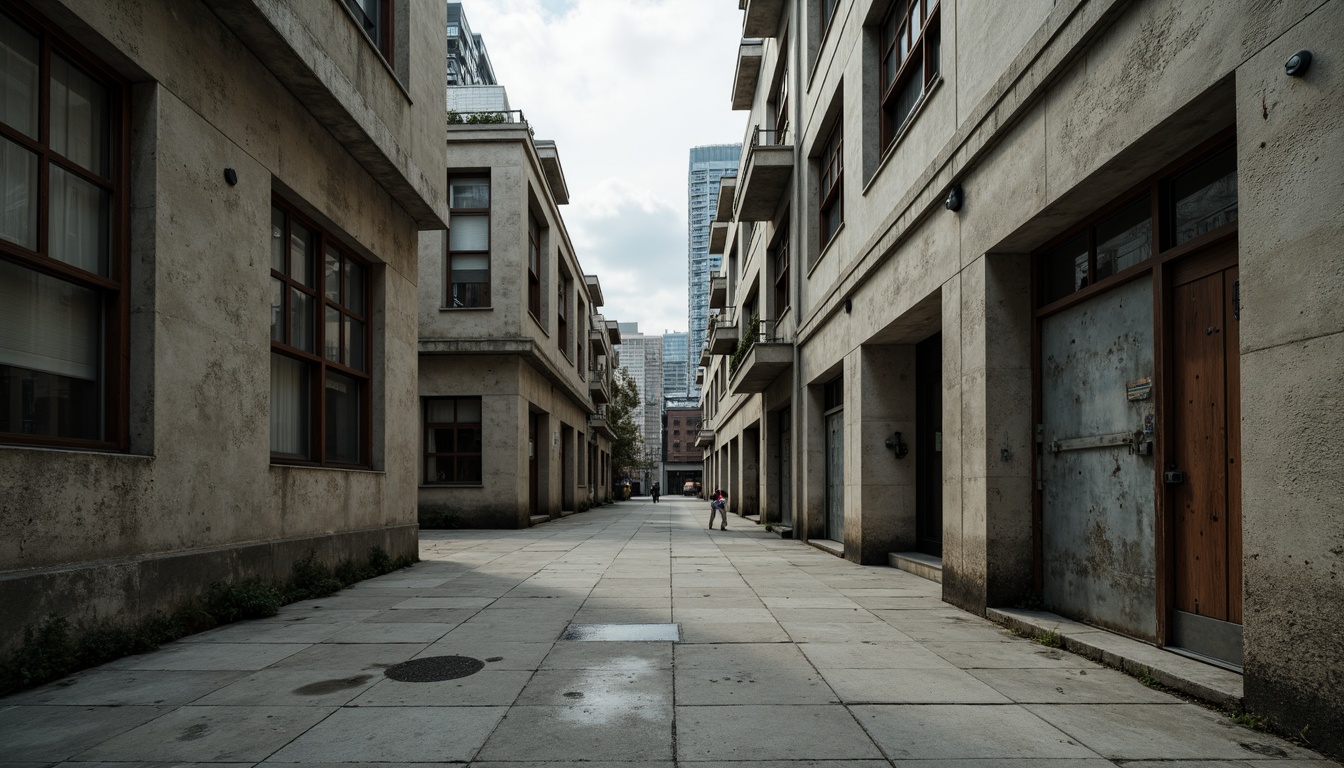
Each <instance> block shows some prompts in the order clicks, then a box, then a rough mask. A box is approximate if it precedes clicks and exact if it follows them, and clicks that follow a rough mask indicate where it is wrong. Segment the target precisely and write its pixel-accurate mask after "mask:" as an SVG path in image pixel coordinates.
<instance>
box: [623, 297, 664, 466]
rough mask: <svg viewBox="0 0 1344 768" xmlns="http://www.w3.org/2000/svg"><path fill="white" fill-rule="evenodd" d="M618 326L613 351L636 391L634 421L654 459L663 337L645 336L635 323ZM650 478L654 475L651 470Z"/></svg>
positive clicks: (658, 450) (658, 443) (659, 438)
mask: <svg viewBox="0 0 1344 768" xmlns="http://www.w3.org/2000/svg"><path fill="white" fill-rule="evenodd" d="M620 328H621V343H620V344H617V345H616V354H617V356H618V360H619V361H620V366H621V367H622V368H625V369H626V370H628V371H629V372H630V377H631V378H632V379H634V380H635V388H636V389H638V390H639V407H638V408H636V410H635V414H634V417H635V424H637V425H638V426H639V429H640V433H641V434H642V435H643V437H644V449H645V455H646V456H649V457H652V458H653V459H654V460H655V461H656V460H658V457H659V456H661V455H662V443H663V337H662V336H645V335H644V334H642V333H640V332H639V323H621V324H620ZM650 477H652V478H656V477H658V475H657V474H656V473H651V475H650Z"/></svg>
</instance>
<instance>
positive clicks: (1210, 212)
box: [1169, 147, 1237, 245]
mask: <svg viewBox="0 0 1344 768" xmlns="http://www.w3.org/2000/svg"><path fill="white" fill-rule="evenodd" d="M1170 197H1171V213H1170V221H1171V235H1170V238H1169V240H1170V245H1181V244H1182V243H1184V242H1186V241H1187V240H1192V239H1194V238H1196V237H1199V236H1200V235H1203V234H1205V233H1207V232H1212V231H1213V230H1215V229H1218V228H1219V227H1221V226H1224V225H1226V224H1231V223H1232V222H1234V221H1236V220H1237V150H1236V147H1228V148H1227V149H1224V150H1222V151H1221V152H1218V153H1216V154H1215V155H1213V156H1212V157H1210V158H1209V159H1207V160H1205V161H1203V162H1201V163H1199V164H1198V165H1196V166H1195V167H1194V168H1191V169H1190V170H1189V171H1186V172H1185V173H1183V174H1181V175H1179V176H1176V177H1174V178H1173V179H1172V180H1171V192H1170Z"/></svg>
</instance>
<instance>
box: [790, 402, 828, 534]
mask: <svg viewBox="0 0 1344 768" xmlns="http://www.w3.org/2000/svg"><path fill="white" fill-rule="evenodd" d="M798 399H799V402H798V409H799V413H798V423H799V425H800V426H801V427H802V429H800V430H799V434H796V435H794V436H793V440H794V443H795V444H796V446H795V448H794V450H795V451H796V452H797V456H798V458H797V464H795V467H797V469H798V474H797V476H796V477H795V478H794V490H795V496H796V498H795V499H794V505H795V508H796V509H797V510H798V516H797V519H796V520H795V522H796V523H797V525H798V526H799V527H800V528H801V529H802V530H801V531H799V530H797V529H795V530H794V536H795V537H797V538H804V539H824V538H826V510H825V505H826V419H825V417H824V416H823V415H822V414H823V413H824V411H825V397H824V392H823V388H822V386H821V385H820V384H816V385H812V386H807V387H804V388H803V391H801V392H799V393H798Z"/></svg>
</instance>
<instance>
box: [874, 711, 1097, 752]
mask: <svg viewBox="0 0 1344 768" xmlns="http://www.w3.org/2000/svg"><path fill="white" fill-rule="evenodd" d="M852 710H853V712H854V716H855V717H856V718H858V721H859V722H860V723H862V724H863V727H864V730H866V731H867V732H868V733H870V734H872V737H873V739H874V740H876V741H877V743H878V744H879V745H881V747H882V750H883V751H884V752H886V754H887V756H888V757H889V758H891V759H893V760H899V759H920V760H956V759H965V758H984V759H997V758H1021V759H1033V760H1042V759H1048V758H1080V757H1100V755H1098V754H1097V753H1095V752H1093V751H1092V750H1090V749H1088V748H1087V747H1085V746H1083V745H1082V744H1080V743H1079V742H1077V741H1075V740H1074V739H1073V738H1072V737H1070V736H1069V735H1068V734H1066V733H1065V732H1063V731H1061V730H1059V729H1058V728H1055V727H1054V726H1052V725H1051V724H1049V723H1047V722H1046V721H1044V720H1042V719H1041V718H1039V717H1037V716H1036V715H1035V714H1033V713H1032V712H1030V711H1028V710H1027V709H1024V708H1022V707H1020V706H1017V705H1001V706H975V705H964V704H930V705H864V706H857V707H853V708H852Z"/></svg>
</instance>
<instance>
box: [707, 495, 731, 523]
mask: <svg viewBox="0 0 1344 768" xmlns="http://www.w3.org/2000/svg"><path fill="white" fill-rule="evenodd" d="M709 498H710V502H709V529H710V530H711V531H712V530H714V513H715V512H717V513H719V514H720V515H722V516H723V527H722V528H720V529H719V530H721V531H726V530H728V494H726V493H724V492H723V490H722V489H719V490H715V491H714V495H712V496H710V497H709Z"/></svg>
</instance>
